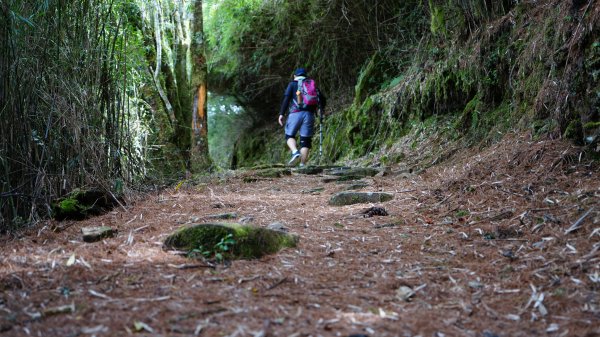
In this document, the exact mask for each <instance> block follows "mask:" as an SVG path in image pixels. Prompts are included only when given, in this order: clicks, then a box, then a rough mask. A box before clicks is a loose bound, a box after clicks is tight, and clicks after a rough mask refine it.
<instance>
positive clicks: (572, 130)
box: [563, 119, 583, 140]
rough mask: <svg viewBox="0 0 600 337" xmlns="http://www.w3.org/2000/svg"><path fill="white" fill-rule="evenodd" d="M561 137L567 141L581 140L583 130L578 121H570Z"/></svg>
mask: <svg viewBox="0 0 600 337" xmlns="http://www.w3.org/2000/svg"><path fill="white" fill-rule="evenodd" d="M563 135H564V137H565V138H567V139H571V140H581V139H582V138H583V130H582V126H581V122H580V121H579V119H575V120H572V121H570V122H569V124H568V125H567V128H566V129H565V132H564V133H563Z"/></svg>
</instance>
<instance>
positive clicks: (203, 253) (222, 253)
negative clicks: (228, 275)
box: [187, 233, 235, 263]
mask: <svg viewBox="0 0 600 337" xmlns="http://www.w3.org/2000/svg"><path fill="white" fill-rule="evenodd" d="M233 245H235V240H234V239H233V234H231V233H229V234H227V235H225V236H224V237H223V238H221V240H220V241H219V242H217V243H216V244H215V245H214V247H213V248H212V249H209V250H207V249H204V247H203V246H202V245H198V246H197V247H196V248H194V249H192V250H191V251H190V252H188V254H187V256H188V257H189V258H207V259H209V258H214V259H215V260H216V261H217V262H220V263H222V262H224V261H225V259H226V258H227V256H228V255H227V254H228V253H229V251H230V250H231V247H232V246H233Z"/></svg>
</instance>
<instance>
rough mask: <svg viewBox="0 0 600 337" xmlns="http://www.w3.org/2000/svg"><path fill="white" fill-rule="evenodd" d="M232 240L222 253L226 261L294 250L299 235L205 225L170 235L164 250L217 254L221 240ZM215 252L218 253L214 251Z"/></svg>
mask: <svg viewBox="0 0 600 337" xmlns="http://www.w3.org/2000/svg"><path fill="white" fill-rule="evenodd" d="M226 238H231V239H232V240H233V243H232V244H231V245H230V246H228V248H227V250H226V251H219V253H222V254H223V255H224V257H225V258H226V259H253V258H260V257H261V256H264V255H268V254H274V253H277V252H278V251H280V250H281V249H283V248H287V247H295V246H296V245H297V244H298V241H299V237H298V236H297V235H292V234H287V233H284V232H281V231H276V230H271V229H268V228H262V227H254V226H244V225H240V224H236V223H230V224H219V223H206V224H197V225H191V226H186V227H183V228H181V229H179V230H177V231H176V232H175V233H173V234H171V235H169V236H168V237H167V238H166V239H165V242H164V246H163V247H164V248H165V249H175V250H183V251H192V250H194V249H201V250H203V251H215V250H218V249H219V244H220V243H221V242H222V240H224V239H226ZM215 252H216V251H215Z"/></svg>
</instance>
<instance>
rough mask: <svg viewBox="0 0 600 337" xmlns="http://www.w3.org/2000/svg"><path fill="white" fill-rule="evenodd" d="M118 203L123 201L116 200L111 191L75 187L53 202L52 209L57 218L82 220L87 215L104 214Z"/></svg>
mask: <svg viewBox="0 0 600 337" xmlns="http://www.w3.org/2000/svg"><path fill="white" fill-rule="evenodd" d="M119 203H121V204H124V201H123V200H122V199H118V200H116V199H115V197H114V196H113V195H112V194H111V193H109V192H106V191H103V190H98V189H90V190H81V189H75V190H73V191H72V192H71V193H69V194H68V195H67V196H65V197H64V198H61V199H58V200H57V201H56V202H55V203H53V204H52V211H53V215H54V218H55V219H57V220H66V219H72V220H83V219H86V218H88V217H89V216H94V215H100V214H104V213H106V212H108V211H110V210H111V209H113V208H114V207H115V206H118V205H119Z"/></svg>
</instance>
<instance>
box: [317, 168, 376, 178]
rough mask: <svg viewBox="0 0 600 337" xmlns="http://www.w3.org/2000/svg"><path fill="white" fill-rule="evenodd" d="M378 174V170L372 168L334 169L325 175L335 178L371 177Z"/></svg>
mask: <svg viewBox="0 0 600 337" xmlns="http://www.w3.org/2000/svg"><path fill="white" fill-rule="evenodd" d="M379 172H380V170H378V169H376V168H372V167H349V168H335V169H332V170H327V171H326V173H327V174H329V175H332V176H337V177H348V176H353V177H373V176H375V175H377V174H378V173H379Z"/></svg>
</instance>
